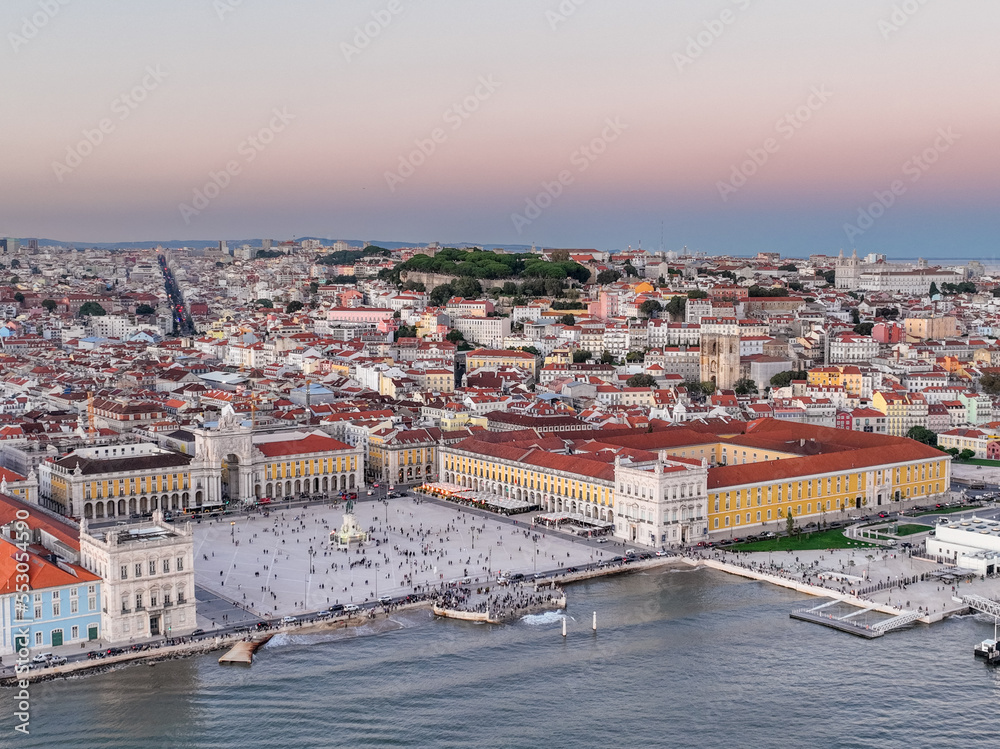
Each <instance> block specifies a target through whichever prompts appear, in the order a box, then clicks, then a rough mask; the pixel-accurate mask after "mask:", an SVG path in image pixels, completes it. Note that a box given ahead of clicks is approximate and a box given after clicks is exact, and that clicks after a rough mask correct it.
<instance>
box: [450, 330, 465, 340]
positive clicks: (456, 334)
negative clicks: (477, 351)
mask: <svg viewBox="0 0 1000 749" xmlns="http://www.w3.org/2000/svg"><path fill="white" fill-rule="evenodd" d="M445 340H447V341H451V342H452V343H458V342H459V341H464V340H465V336H464V335H463V334H462V331H461V330H456V329H455V328H452V329H451V330H449V331H448V335H446V336H445Z"/></svg>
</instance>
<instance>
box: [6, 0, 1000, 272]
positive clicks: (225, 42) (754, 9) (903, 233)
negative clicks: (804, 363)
mask: <svg viewBox="0 0 1000 749" xmlns="http://www.w3.org/2000/svg"><path fill="white" fill-rule="evenodd" d="M963 6H964V7H963ZM966 10H967V11H968V12H965V11H966ZM911 11H912V12H911ZM949 11H950V12H949ZM487 19H488V22H487ZM997 20H1000V10H997V9H987V10H983V9H982V8H981V7H980V6H978V5H976V6H973V5H972V4H971V3H966V2H960V3H959V4H958V5H957V6H956V5H955V4H952V5H950V6H947V7H946V6H943V5H934V4H921V3H918V2H916V1H915V0H914V2H912V3H889V2H884V3H883V2H880V3H875V4H869V3H861V2H856V1H854V0H851V1H849V2H844V3H840V4H838V5H837V8H836V10H833V9H829V10H828V9H826V8H819V9H816V8H803V7H800V6H799V5H797V4H793V3H791V2H788V1H783V2H779V3H772V4H766V5H765V4H759V3H757V2H752V1H751V0H734V1H733V2H720V3H715V4H712V5H711V6H705V5H702V4H697V3H691V2H684V3H676V4H671V7H668V8H664V7H660V6H659V5H658V4H655V3H652V2H633V3H629V4H627V6H625V7H624V8H623V7H622V6H621V5H616V6H615V7H613V8H609V7H607V6H604V5H601V4H598V3H593V2H582V1H581V0H573V1H570V0H565V1H564V2H561V3H560V2H547V3H542V4H536V3H530V2H526V1H516V2H507V3H504V4H503V5H500V4H499V3H486V4H478V5H477V7H476V8H469V7H461V6H453V5H452V4H449V3H444V2H431V3H426V4H424V5H422V6H419V7H417V6H413V7H411V6H410V5H409V4H408V3H406V2H403V0H390V1H389V2H372V3H359V4H354V5H351V6H349V7H338V8H329V7H326V6H324V5H323V4H320V3H316V2H301V3H297V4H295V6H294V7H292V8H288V7H282V8H277V7H265V6H262V5H256V4H250V3H237V2H233V0H219V2H216V3H214V4H213V3H190V2H182V3H177V4H173V5H171V7H170V9H169V11H167V10H166V9H163V10H160V9H156V10H152V11H151V10H149V9H146V8H143V9H139V8H135V7H126V8H124V9H123V8H120V7H117V6H114V5H112V4H111V3H108V2H96V3H91V4H88V6H86V7H84V6H82V5H81V6H77V5H75V4H72V3H63V4H60V3H57V2H53V3H51V4H46V3H38V2H18V3H13V4H11V5H10V6H9V7H8V8H6V9H5V10H4V11H3V12H2V14H0V28H2V29H5V30H6V32H7V34H6V37H7V47H6V49H5V51H4V54H5V55H6V56H7V58H8V61H9V63H10V64H9V65H8V66H6V69H5V72H4V73H2V74H0V76H2V77H0V80H2V81H3V82H4V85H5V90H6V91H8V101H9V104H8V106H9V110H8V122H7V125H8V132H9V134H10V135H9V137H10V139H11V142H15V143H17V144H18V148H17V149H16V150H14V151H13V152H12V153H9V154H8V156H7V159H6V160H5V162H6V163H5V166H6V170H5V171H6V175H7V179H6V180H5V183H4V188H3V192H2V193H0V196H2V199H3V204H4V207H5V209H6V210H4V211H3V213H2V214H0V225H2V229H0V231H2V232H3V233H4V235H7V236H25V237H29V236H49V237H59V238H65V239H66V240H67V241H79V240H81V239H82V240H85V241H87V242H93V243H95V244H99V243H101V242H118V241H143V240H147V241H148V240H156V239H158V238H159V239H162V240H168V239H172V240H180V241H183V240H186V239H191V240H193V239H206V238H210V237H216V236H217V237H220V238H223V237H236V236H274V237H291V236H303V235H305V236H327V237H331V238H337V237H365V236H369V237H384V238H389V239H393V240H395V241H414V242H421V241H423V242H431V241H435V240H441V241H448V240H449V239H450V240H454V241H459V238H462V239H464V241H469V242H485V243H490V244H498V245H504V244H520V245H531V244H533V243H537V244H538V245H544V246H554V247H593V248H597V249H618V248H624V247H626V246H627V245H632V246H633V247H635V246H637V245H638V244H639V243H640V242H641V243H642V246H643V247H644V248H647V249H659V248H660V246H661V242H662V246H663V248H664V249H668V250H669V249H673V250H677V249H680V248H681V247H683V246H687V247H688V248H689V249H690V250H691V251H698V252H706V253H709V254H740V255H745V254H753V253H755V252H758V251H777V252H781V253H782V254H783V255H786V256H792V255H799V256H805V255H809V254H811V253H827V254H836V252H837V251H838V250H840V249H844V250H845V251H848V252H849V251H850V250H852V249H854V248H857V249H858V252H859V254H867V253H869V252H881V253H886V254H887V255H889V256H891V257H917V256H928V257H942V256H948V255H955V256H958V257H969V258H972V257H984V258H989V257H991V256H993V255H994V254H995V252H996V230H997V228H998V225H997V224H998V222H997V219H996V218H995V216H994V215H993V214H992V211H991V207H992V204H994V203H995V201H996V199H997V197H998V193H1000V189H998V188H1000V185H998V181H997V178H996V174H997V166H998V156H1000V154H998V150H997V146H996V143H995V138H991V134H992V133H993V132H995V130H996V126H997V124H998V119H1000V112H998V108H997V105H996V104H995V103H993V102H992V101H991V100H990V99H989V98H988V97H984V96H983V95H982V93H980V90H979V89H980V88H981V87H980V86H979V84H978V81H979V80H982V77H983V75H984V73H985V72H987V71H989V70H991V69H993V70H995V69H996V65H997V63H998V53H997V52H996V50H995V47H994V46H993V45H992V44H991V41H990V38H989V30H990V29H991V28H994V27H995V26H996V23H995V22H996V21H997ZM125 29H127V30H128V33H127V34H126V33H125V32H124V31H123V30H125ZM112 51H113V54H112V53H111V52H112ZM661 227H662V228H661ZM661 237H662V240H661Z"/></svg>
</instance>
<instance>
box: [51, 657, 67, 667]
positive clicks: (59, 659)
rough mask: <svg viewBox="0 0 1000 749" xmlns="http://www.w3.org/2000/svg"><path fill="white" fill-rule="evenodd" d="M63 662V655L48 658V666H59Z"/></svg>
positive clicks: (64, 661)
mask: <svg viewBox="0 0 1000 749" xmlns="http://www.w3.org/2000/svg"><path fill="white" fill-rule="evenodd" d="M64 663H66V656H65V655H54V656H52V658H51V659H50V660H49V665H50V666H61V665H63V664H64Z"/></svg>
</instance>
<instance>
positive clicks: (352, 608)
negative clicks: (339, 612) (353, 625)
mask: <svg viewBox="0 0 1000 749" xmlns="http://www.w3.org/2000/svg"><path fill="white" fill-rule="evenodd" d="M358 611H361V607H360V606H357V605H355V604H353V603H348V604H345V605H344V613H345V614H354V613H357V612H358Z"/></svg>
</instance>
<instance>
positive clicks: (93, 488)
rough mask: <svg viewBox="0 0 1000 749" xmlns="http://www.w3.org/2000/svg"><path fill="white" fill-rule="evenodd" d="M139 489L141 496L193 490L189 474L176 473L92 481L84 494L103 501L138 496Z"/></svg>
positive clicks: (85, 486)
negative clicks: (131, 495) (130, 495)
mask: <svg viewBox="0 0 1000 749" xmlns="http://www.w3.org/2000/svg"><path fill="white" fill-rule="evenodd" d="M137 487H138V493H139V494H146V493H147V492H154V491H156V492H165V491H171V490H174V491H179V490H180V489H181V488H183V489H190V488H191V486H190V480H189V478H188V474H186V473H182V474H177V473H175V474H172V475H163V476H149V477H139V478H135V477H132V478H128V479H124V478H122V479H111V480H110V481H91V482H90V483H88V484H85V485H84V494H85V497H86V499H91V498H92V497H97V498H98V499H102V498H104V497H117V496H126V495H129V494H136V488H137Z"/></svg>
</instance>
